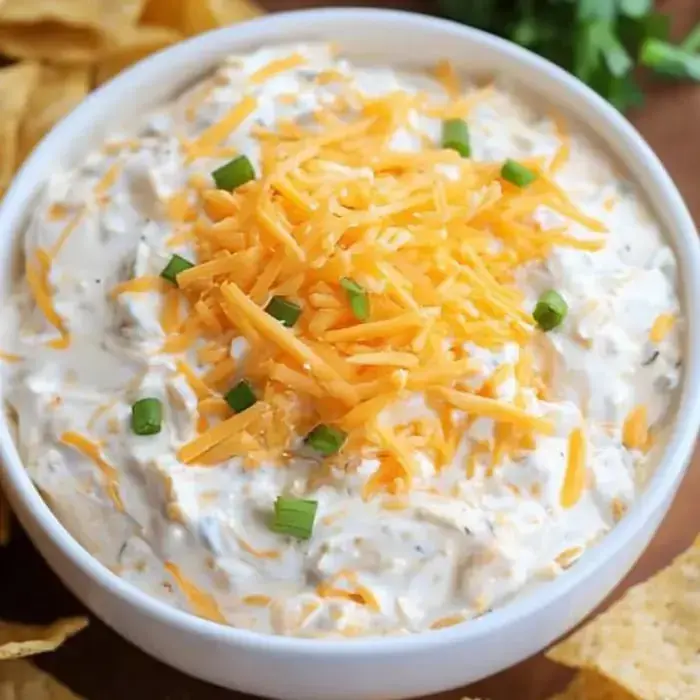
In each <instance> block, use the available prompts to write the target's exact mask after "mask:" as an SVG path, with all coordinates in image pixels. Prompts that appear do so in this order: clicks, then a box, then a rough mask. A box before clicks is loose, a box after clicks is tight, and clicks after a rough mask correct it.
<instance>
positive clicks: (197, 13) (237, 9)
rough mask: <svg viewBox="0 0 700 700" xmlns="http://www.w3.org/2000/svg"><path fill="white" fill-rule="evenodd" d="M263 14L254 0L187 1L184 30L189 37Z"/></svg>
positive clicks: (184, 13) (183, 19)
mask: <svg viewBox="0 0 700 700" xmlns="http://www.w3.org/2000/svg"><path fill="white" fill-rule="evenodd" d="M262 13H263V11H262V9H261V8H260V7H258V6H257V5H256V4H255V3H254V2H253V1H252V0H187V2H185V6H184V12H183V18H182V29H183V31H184V33H185V34H187V35H188V36H193V35H195V34H201V33H202V32H208V31H209V30H210V29H216V28H217V27H226V26H227V25H229V24H235V23H236V22H243V21H245V20H247V19H253V18H254V17H259V16H260V15H261V14H262Z"/></svg>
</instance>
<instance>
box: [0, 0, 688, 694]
mask: <svg viewBox="0 0 700 700" xmlns="http://www.w3.org/2000/svg"><path fill="white" fill-rule="evenodd" d="M465 1H466V0H465ZM263 4H264V5H265V6H266V7H267V9H269V10H285V9H292V8H297V7H311V6H319V5H331V4H338V5H340V4H351V3H348V2H346V3H342V2H336V3H333V2H314V0H266V1H265V0H263ZM354 4H355V5H377V6H379V5H383V6H385V7H397V8H398V7H401V8H405V9H413V10H418V11H421V10H422V11H430V8H431V6H432V5H433V3H432V2H431V1H430V0H404V1H403V2H402V1H401V0H386V1H385V2H371V1H364V2H363V1H361V0H355V3H354ZM659 5H660V6H661V7H662V9H664V10H666V11H671V12H672V13H673V15H674V24H675V30H676V31H677V32H678V33H679V35H680V33H681V32H683V31H685V30H686V29H687V28H688V27H690V26H691V25H692V24H693V23H694V22H697V21H698V20H700V3H699V2H698V0H666V2H661V3H659ZM633 120H634V122H635V124H636V125H637V126H638V128H639V129H640V130H641V132H642V134H644V136H645V137H646V138H647V140H648V141H649V142H650V144H651V145H652V147H653V148H654V149H656V151H657V153H658V154H659V155H660V157H661V159H662V160H663V161H664V163H665V164H666V166H667V168H668V169H669V171H670V173H671V175H672V176H673V178H674V179H675V181H676V182H677V183H678V186H679V187H680V189H681V192H682V193H683V195H684V196H685V197H686V199H687V201H688V202H689V204H690V207H691V209H692V211H693V215H694V216H695V219H696V221H700V191H698V184H700V183H699V182H698V176H697V174H696V170H697V167H698V163H700V138H699V137H698V134H699V132H698V126H697V123H698V121H699V120H700V87H693V86H663V87H656V88H654V90H653V91H652V92H651V96H650V99H649V100H648V101H647V104H646V106H645V107H644V109H643V110H642V111H640V112H639V113H638V114H636V115H633ZM698 493H700V453H696V455H695V459H694V461H693V465H692V467H691V469H690V471H689V473H688V476H687V478H686V479H685V483H684V484H683V485H682V487H681V490H680V493H679V495H678V498H677V499H676V502H675V504H674V506H673V509H672V511H671V513H670V514H669V516H668V517H667V519H666V521H665V522H664V524H663V526H662V528H661V530H660V531H659V533H658V535H657V536H656V538H655V539H654V541H653V543H652V544H651V546H650V547H649V549H648V550H647V552H646V554H645V555H644V557H643V558H642V559H641V561H640V562H639V564H638V565H637V567H636V568H635V569H634V571H633V572H632V573H631V574H630V576H629V577H628V578H627V579H626V580H625V581H624V582H623V584H622V585H621V586H620V587H619V588H618V590H617V591H615V593H614V597H617V596H619V595H620V594H621V593H622V591H623V590H624V589H625V587H626V586H629V585H632V584H634V583H636V582H638V581H641V580H643V579H645V578H647V577H648V576H649V575H650V574H652V573H653V572H655V571H656V570H657V569H659V568H660V567H661V566H663V565H665V564H666V563H668V562H669V560H670V559H671V558H672V557H673V556H675V555H676V554H677V553H678V552H680V551H681V550H682V549H684V548H685V547H687V546H688V545H689V544H690V542H691V541H692V539H693V538H694V536H695V535H696V533H697V532H698V531H700V508H698V507H697V502H696V497H697V496H696V495H697V494H698ZM81 611H82V606H81V605H80V603H78V602H77V601H76V600H75V599H74V598H73V597H72V596H71V595H70V594H69V593H68V592H67V591H66V590H65V589H64V588H63V586H62V585H61V584H60V583H59V582H58V580H57V579H56V577H55V576H54V575H53V574H52V573H51V571H50V570H49V569H48V568H47V567H46V565H45V564H44V563H43V561H42V560H41V559H40V558H39V556H38V555H37V554H36V552H35V551H34V550H33V548H32V546H31V545H30V543H29V542H28V540H27V539H26V538H25V537H24V536H23V535H22V534H21V533H17V535H16V537H15V538H14V539H13V542H12V544H11V545H10V547H9V548H7V549H6V550H4V551H3V550H0V618H6V619H21V620H24V621H48V620H50V619H53V618H54V617H56V616H58V615H67V614H74V613H78V612H81ZM39 664H40V665H41V666H42V667H43V668H45V669H46V670H49V671H50V672H52V673H53V674H55V675H56V676H58V677H59V678H61V679H63V680H64V681H65V682H66V683H68V684H69V685H70V686H71V687H72V688H73V689H74V690H75V691H76V692H78V693H81V694H82V695H84V696H85V697H86V698H88V700H124V698H129V699H130V700H194V699H195V698H196V699H197V700H224V699H227V700H244V697H243V696H242V695H240V694H236V693H232V692H229V691H225V690H221V689H219V688H215V687H213V686H210V685H207V684H205V683H201V682H199V681H196V680H194V679H191V678H188V677H186V676H184V675H182V674H180V673H178V672H176V671H174V670H172V669H169V668H167V667H166V666H164V665H163V664H160V663H159V662H157V661H154V660H152V659H150V658H149V657H147V656H146V655H145V654H142V653H141V652H140V651H138V650H137V649H135V648H134V647H132V646H130V645H129V644H128V643H127V642H125V641H123V640H122V639H120V638H119V637H118V636H117V635H116V634H114V633H113V632H111V630H109V629H108V628H106V627H105V626H104V625H102V624H101V623H100V622H98V621H97V620H93V622H92V624H91V626H90V627H89V629H88V630H86V631H85V632H83V633H82V634H81V635H79V636H78V637H77V638H75V639H74V640H72V641H71V642H70V643H69V644H67V645H66V646H65V647H64V648H62V649H61V650H59V651H58V652H56V653H55V654H50V655H44V656H42V657H40V658H39ZM270 671H271V672H273V673H274V669H270ZM569 675H570V674H569V673H568V672H567V671H565V670H564V669H560V668H557V667H556V666H555V665H554V664H551V663H549V662H548V661H546V660H545V659H544V658H542V657H541V656H538V657H535V658H532V659H530V660H528V661H526V662H524V663H522V664H520V665H519V666H517V667H515V668H512V669H510V670H508V671H506V672H504V673H501V674H499V675H498V676H496V677H493V678H490V679H488V680H485V681H483V682H481V683H478V684H476V685H475V686H473V687H470V688H468V689H466V688H465V689H461V690H459V691H454V692H451V693H445V694H443V695H441V696H439V700H459V698H461V697H462V696H463V695H464V694H468V695H471V696H476V697H483V698H490V699H491V700H544V698H547V697H549V695H550V694H552V693H553V692H555V691H557V690H559V689H561V688H562V687H563V685H564V684H565V683H566V681H567V679H568V678H569ZM435 700H438V699H437V698H436V699H435ZM591 700H595V699H593V698H592V699H591Z"/></svg>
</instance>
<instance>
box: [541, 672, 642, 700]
mask: <svg viewBox="0 0 700 700" xmlns="http://www.w3.org/2000/svg"><path fill="white" fill-rule="evenodd" d="M550 700H635V698H634V696H633V695H630V694H629V693H628V692H627V691H626V690H623V689H622V688H620V686H619V685H616V684H615V683H613V682H612V681H609V680H608V679H607V678H603V677H602V676H599V675H598V674H597V673H593V671H581V672H579V673H578V674H577V675H576V677H575V678H574V680H573V681H571V683H570V684H569V685H568V686H567V688H566V690H564V691H563V692H561V693H558V694H557V695H555V696H553V697H552V698H550Z"/></svg>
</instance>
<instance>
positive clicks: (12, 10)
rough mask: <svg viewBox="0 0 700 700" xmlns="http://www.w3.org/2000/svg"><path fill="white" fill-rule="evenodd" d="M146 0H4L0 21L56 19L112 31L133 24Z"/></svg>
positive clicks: (26, 22)
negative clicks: (114, 28)
mask: <svg viewBox="0 0 700 700" xmlns="http://www.w3.org/2000/svg"><path fill="white" fill-rule="evenodd" d="M144 4H145V0H116V1H115V0H4V2H1V3H0V23H3V24H4V23H6V22H10V23H16V24H27V25H29V24H38V23H39V22H52V21H53V22H57V23H59V24H63V25H66V26H70V27H89V28H92V29H97V30H102V29H105V28H106V29H107V30H108V31H111V29H112V28H113V27H122V26H125V25H129V24H135V23H136V20H137V19H138V18H139V16H140V15H141V13H142V12H143V6H144Z"/></svg>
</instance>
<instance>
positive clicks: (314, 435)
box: [304, 424, 348, 457]
mask: <svg viewBox="0 0 700 700" xmlns="http://www.w3.org/2000/svg"><path fill="white" fill-rule="evenodd" d="M347 437H348V435H347V433H345V432H343V431H342V430H340V429H339V428H332V427H331V426H330V425H324V424H321V425H317V426H316V427H315V428H314V429H313V430H312V431H311V432H310V433H309V434H308V435H307V436H306V439H305V440H304V442H305V443H306V444H307V445H309V447H311V448H313V449H314V450H315V451H316V452H318V453H319V454H321V455H323V456H324V457H330V456H331V455H334V454H335V453H336V452H338V451H339V450H340V448H341V447H342V446H343V445H344V444H345V440H346V439H347Z"/></svg>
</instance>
